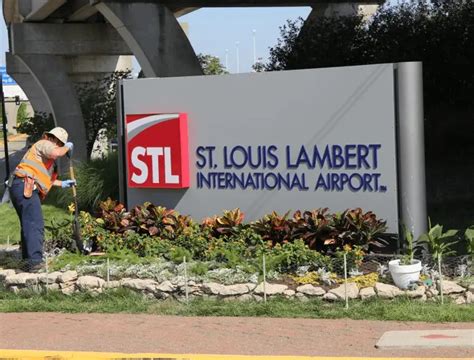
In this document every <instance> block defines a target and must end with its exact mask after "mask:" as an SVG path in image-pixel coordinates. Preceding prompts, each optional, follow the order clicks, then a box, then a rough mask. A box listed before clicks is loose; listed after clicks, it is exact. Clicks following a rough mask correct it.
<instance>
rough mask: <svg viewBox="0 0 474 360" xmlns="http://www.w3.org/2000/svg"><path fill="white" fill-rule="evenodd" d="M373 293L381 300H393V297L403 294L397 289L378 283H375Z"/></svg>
mask: <svg viewBox="0 0 474 360" xmlns="http://www.w3.org/2000/svg"><path fill="white" fill-rule="evenodd" d="M375 291H376V293H377V296H379V297H381V298H383V299H393V298H394V297H396V296H399V295H402V294H403V291H402V290H400V289H399V288H398V287H396V286H393V285H389V284H384V283H379V282H378V283H375Z"/></svg>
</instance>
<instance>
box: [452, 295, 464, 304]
mask: <svg viewBox="0 0 474 360" xmlns="http://www.w3.org/2000/svg"><path fill="white" fill-rule="evenodd" d="M454 303H455V304H456V305H464V304H465V303H466V299H465V298H464V296H459V297H458V298H457V299H456V300H454Z"/></svg>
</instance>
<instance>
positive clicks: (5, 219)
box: [0, 204, 68, 244]
mask: <svg viewBox="0 0 474 360" xmlns="http://www.w3.org/2000/svg"><path fill="white" fill-rule="evenodd" d="M42 207H43V216H44V221H45V224H46V225H47V224H49V223H50V221H51V219H53V218H55V219H61V218H65V217H67V216H68V213H67V211H66V210H65V209H60V208H57V207H55V206H52V205H43V206H42ZM8 237H10V244H12V243H18V242H19V241H20V221H19V220H18V216H17V214H16V211H15V209H14V208H12V207H10V206H9V205H7V204H4V205H0V244H6V243H7V239H8Z"/></svg>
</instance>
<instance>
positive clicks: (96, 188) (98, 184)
mask: <svg viewBox="0 0 474 360" xmlns="http://www.w3.org/2000/svg"><path fill="white" fill-rule="evenodd" d="M68 166H69V164H68ZM74 175H75V177H76V179H77V201H78V206H79V209H81V210H87V211H93V210H95V209H96V208H97V207H98V205H99V203H100V201H101V200H102V199H107V198H109V197H110V198H115V199H116V198H118V193H119V185H118V154H117V153H116V152H111V153H109V155H108V156H107V157H105V158H103V159H94V160H90V161H88V162H84V163H81V164H79V165H78V166H76V167H75V168H74ZM68 177H69V174H67V175H64V178H68ZM72 201H73V197H72V191H65V190H64V189H56V188H53V189H52V191H51V192H50V194H49V195H48V198H47V203H50V204H55V205H56V206H59V207H64V208H65V207H67V206H68V205H69V204H71V203H72Z"/></svg>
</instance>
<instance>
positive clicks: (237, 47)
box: [235, 41, 240, 74]
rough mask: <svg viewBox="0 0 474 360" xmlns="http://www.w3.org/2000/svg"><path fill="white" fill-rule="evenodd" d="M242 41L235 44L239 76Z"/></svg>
mask: <svg viewBox="0 0 474 360" xmlns="http://www.w3.org/2000/svg"><path fill="white" fill-rule="evenodd" d="M239 45H240V41H236V42H235V47H236V50H237V74H238V73H240V52H239Z"/></svg>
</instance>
